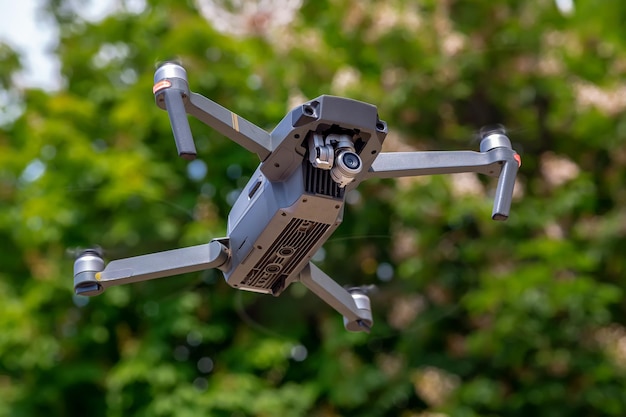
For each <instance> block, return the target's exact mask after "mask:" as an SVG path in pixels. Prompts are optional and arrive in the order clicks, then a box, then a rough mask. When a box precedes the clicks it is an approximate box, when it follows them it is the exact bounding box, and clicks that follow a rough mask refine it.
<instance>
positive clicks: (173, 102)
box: [152, 62, 271, 161]
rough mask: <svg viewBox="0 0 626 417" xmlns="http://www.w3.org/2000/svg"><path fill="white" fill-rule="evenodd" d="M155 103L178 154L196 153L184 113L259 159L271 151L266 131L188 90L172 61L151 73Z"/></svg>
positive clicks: (181, 70)
mask: <svg viewBox="0 0 626 417" xmlns="http://www.w3.org/2000/svg"><path fill="white" fill-rule="evenodd" d="M152 92H153V93H154V97H155V100H156V103H157V105H158V106H159V107H160V108H162V109H164V110H166V111H167V112H168V115H169V117H170V122H171V125H172V131H173V133H174V139H175V141H176V146H177V148H178V154H179V155H180V156H181V157H183V158H185V159H193V158H195V156H196V150H195V145H194V143H193V138H192V136H191V130H190V128H189V121H188V120H187V113H189V114H190V115H192V116H194V117H195V118H196V119H198V120H200V121H201V122H203V123H204V124H206V125H208V126H210V127H211V128H213V129H215V130H217V131H218V132H220V133H221V134H223V135H224V136H226V137H228V138H229V139H231V140H232V141H234V142H235V143H237V144H238V145H240V146H242V147H243V148H245V149H247V150H248V151H250V152H253V153H256V154H257V155H258V156H259V159H260V160H261V161H264V160H265V159H266V158H267V157H268V156H269V155H270V154H271V143H270V134H269V133H268V132H266V131H265V130H263V129H261V128H260V127H258V126H256V125H254V124H253V123H251V122H249V121H247V120H246V119H244V118H242V117H240V116H239V115H237V114H235V113H233V112H231V111H230V110H228V109H226V108H224V107H222V106H220V105H219V104H217V103H215V102H214V101H212V100H210V99H208V98H206V97H204V96H202V95H200V94H198V93H194V92H191V91H190V90H189V85H188V83H187V72H186V71H185V69H184V68H183V67H182V66H180V65H178V64H175V63H171V62H169V63H166V64H164V65H162V66H161V67H159V68H158V69H157V70H156V72H155V73H154V87H153V88H152Z"/></svg>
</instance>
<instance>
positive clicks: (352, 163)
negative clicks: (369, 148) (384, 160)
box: [342, 152, 361, 169]
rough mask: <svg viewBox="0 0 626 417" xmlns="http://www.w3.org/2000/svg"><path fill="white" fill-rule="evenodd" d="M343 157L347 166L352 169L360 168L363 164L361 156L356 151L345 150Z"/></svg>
mask: <svg viewBox="0 0 626 417" xmlns="http://www.w3.org/2000/svg"><path fill="white" fill-rule="evenodd" d="M342 159H343V163H344V164H346V167H347V168H350V169H358V168H359V166H360V165H361V158H359V156H358V155H357V154H355V153H354V152H345V153H344V154H343V158H342Z"/></svg>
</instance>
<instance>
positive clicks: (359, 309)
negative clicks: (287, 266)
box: [300, 262, 373, 332]
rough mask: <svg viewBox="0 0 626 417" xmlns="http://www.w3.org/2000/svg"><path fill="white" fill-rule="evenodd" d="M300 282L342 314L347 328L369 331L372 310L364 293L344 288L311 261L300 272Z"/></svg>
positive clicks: (353, 330) (355, 330)
mask: <svg viewBox="0 0 626 417" xmlns="http://www.w3.org/2000/svg"><path fill="white" fill-rule="evenodd" d="M300 282H301V283H302V284H303V285H304V286H305V287H307V288H308V289H309V290H311V291H312V292H313V293H314V294H315V295H317V296H318V297H319V298H321V299H322V300H323V301H324V302H326V303H327V304H328V305H330V306H331V307H332V308H334V309H335V310H336V311H337V312H339V314H341V315H342V316H343V320H344V326H345V328H346V329H347V330H349V331H351V332H369V331H370V329H371V327H372V324H373V319H372V310H371V308H370V301H369V298H368V297H367V295H365V293H363V292H362V291H360V290H359V289H355V290H354V291H348V290H346V289H345V288H343V287H342V286H340V285H339V284H337V282H335V281H334V280H333V279H332V278H330V277H329V276H328V275H326V274H325V273H324V271H322V270H321V269H319V268H318V267H317V266H315V265H314V264H312V263H311V262H309V264H308V265H307V266H306V267H305V268H304V269H303V270H302V272H300Z"/></svg>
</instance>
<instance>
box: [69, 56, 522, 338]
mask: <svg viewBox="0 0 626 417" xmlns="http://www.w3.org/2000/svg"><path fill="white" fill-rule="evenodd" d="M154 81H155V84H154V87H153V93H154V96H155V100H156V104H157V105H158V106H159V107H160V108H162V109H164V110H166V111H167V112H168V115H169V118H170V123H171V125H172V131H173V134H174V139H175V142H176V146H177V149H178V154H179V156H181V157H183V158H185V159H194V158H195V157H196V148H195V144H194V141H193V137H192V135H191V129H190V127H189V122H188V120H187V114H190V115H192V116H194V117H196V118H197V119H198V120H200V121H202V122H204V123H205V124H207V125H208V126H210V127H212V128H213V129H215V130H217V131H218V132H220V133H222V134H223V135H224V136H226V137H228V138H230V139H231V140H233V141H234V142H236V143H237V144H239V145H240V146H242V147H244V148H245V149H247V150H248V151H250V152H253V153H255V154H257V155H258V157H259V159H260V161H261V163H260V165H259V166H258V168H257V170H256V172H255V173H254V174H253V175H252V177H251V179H250V181H249V182H248V184H247V185H246V187H245V188H244V190H243V192H242V193H241V194H240V196H239V198H238V199H237V201H236V202H235V204H234V205H233V207H232V210H231V211H230V213H229V216H228V227H227V236H226V237H223V238H218V239H213V240H212V241H210V242H209V243H206V244H203V245H197V246H191V247H187V248H182V249H174V250H170V251H165V252H158V253H152V254H148V255H142V256H137V257H132V258H126V259H120V260H115V261H111V262H110V263H108V264H107V265H106V266H105V263H104V261H103V259H102V255H101V254H100V253H99V252H98V251H96V250H93V249H88V250H85V251H83V252H82V253H81V254H80V255H79V256H78V258H77V259H76V261H75V263H74V289H75V292H76V294H79V295H86V296H94V295H98V294H100V293H102V292H103V291H104V290H105V289H106V288H108V287H110V286H114V285H121V284H128V283H133V282H139V281H145V280H150V279H155V278H162V277H166V276H171V275H176V274H182V273H187V272H193V271H201V270H206V269H211V268H217V269H219V270H221V271H222V273H223V274H224V278H225V279H226V282H227V283H228V284H229V285H230V286H232V287H234V288H237V289H241V290H247V291H254V292H260V293H267V294H272V295H275V296H278V295H280V294H281V293H282V292H283V291H284V290H285V288H287V286H288V285H290V284H291V283H292V282H295V281H299V282H300V283H302V284H304V285H305V286H306V287H307V288H308V289H309V290H311V291H312V292H313V293H315V294H316V295H317V296H319V297H320V298H321V299H322V300H324V301H325V302H326V303H328V304H329V305H330V306H331V307H333V308H334V309H335V310H336V311H338V312H339V313H340V314H341V315H342V316H343V318H344V325H345V327H346V329H347V330H349V331H369V330H370V328H371V326H372V324H373V320H372V312H371V307H370V300H369V298H368V296H367V294H366V291H365V290H364V289H363V288H348V289H346V288H344V287H342V286H340V285H339V284H338V283H337V282H335V281H334V280H333V279H332V278H330V277H329V276H328V275H326V274H325V273H324V272H323V271H322V270H320V269H319V268H318V267H316V266H315V265H314V264H312V263H311V258H312V257H313V255H314V254H315V253H316V251H317V250H318V249H319V248H320V247H321V246H322V245H323V243H324V242H325V241H326V240H327V239H328V238H329V237H330V236H331V235H332V233H333V232H334V231H335V230H336V228H337V227H338V226H339V225H340V224H341V221H342V219H343V208H344V204H345V197H346V193H347V192H348V191H349V190H351V189H354V188H355V187H357V186H358V184H359V183H361V182H362V181H364V180H366V179H368V178H374V177H377V178H396V177H406V176H419V175H433V174H452V173H461V172H477V173H481V174H485V175H488V176H492V177H498V184H497V188H496V192H495V198H494V205H493V212H492V218H493V219H494V220H506V219H507V218H508V216H509V210H510V206H511V200H512V195H513V188H514V185H515V178H516V175H517V171H518V168H519V166H520V164H521V159H520V157H519V155H518V154H517V153H516V152H515V151H514V150H513V149H512V148H511V142H510V141H509V139H508V137H507V136H506V134H505V132H504V130H498V129H496V130H491V131H485V132H482V141H481V143H480V152H473V151H429V152H391V153H385V152H381V149H382V143H383V141H384V139H385V137H386V135H387V124H386V123H385V122H384V121H382V120H380V119H379V118H378V111H377V109H376V107H375V106H373V105H371V104H367V103H363V102H359V101H355V100H351V99H347V98H342V97H334V96H327V95H323V96H320V97H318V98H316V99H313V100H310V101H308V102H306V103H304V104H302V105H301V106H298V107H296V108H295V109H293V110H291V111H290V112H289V113H287V115H286V116H285V117H284V118H283V119H282V121H281V122H280V123H279V124H278V125H277V126H276V128H274V130H273V131H272V132H271V133H268V132H266V131H265V130H263V129H261V128H259V127H258V126H256V125H254V124H252V123H250V122H249V121H247V120H245V119H243V118H241V117H240V116H238V115H237V114H235V113H233V112H231V111H230V110H227V109H226V108H224V107H222V106H220V105H219V104H217V103H215V102H213V101H211V100H209V99H208V98H206V97H203V96H201V95H199V94H197V93H194V92H191V91H190V90H189V86H188V83H187V73H186V71H185V69H184V68H183V67H182V66H180V65H178V64H174V63H167V64H165V65H163V66H161V67H160V68H158V69H157V71H156V73H155V76H154Z"/></svg>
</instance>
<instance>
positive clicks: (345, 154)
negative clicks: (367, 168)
mask: <svg viewBox="0 0 626 417" xmlns="http://www.w3.org/2000/svg"><path fill="white" fill-rule="evenodd" d="M362 168H363V163H362V162H361V157H359V155H358V154H357V153H356V152H353V151H350V150H341V151H339V152H338V155H337V157H336V159H335V165H334V166H333V168H332V169H331V170H330V175H331V176H332V178H333V180H334V181H335V182H336V183H337V184H339V186H340V187H345V186H346V185H348V184H350V183H351V182H352V181H354V178H355V177H356V176H357V175H359V173H360V172H361V169H362Z"/></svg>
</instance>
